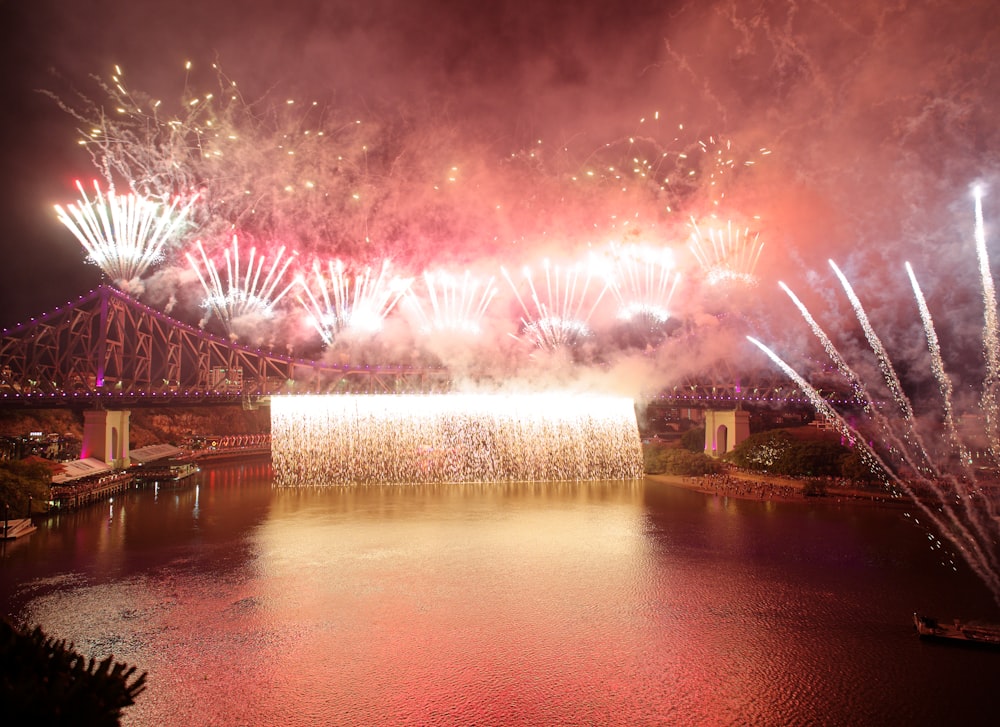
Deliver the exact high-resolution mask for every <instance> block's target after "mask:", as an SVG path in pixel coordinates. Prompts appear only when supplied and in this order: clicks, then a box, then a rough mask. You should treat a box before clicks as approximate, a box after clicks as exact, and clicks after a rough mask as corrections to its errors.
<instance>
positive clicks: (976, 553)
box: [749, 189, 1000, 603]
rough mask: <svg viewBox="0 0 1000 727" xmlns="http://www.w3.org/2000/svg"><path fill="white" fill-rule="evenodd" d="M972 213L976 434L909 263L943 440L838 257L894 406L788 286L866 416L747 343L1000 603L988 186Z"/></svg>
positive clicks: (998, 352)
mask: <svg viewBox="0 0 1000 727" xmlns="http://www.w3.org/2000/svg"><path fill="white" fill-rule="evenodd" d="M975 217H976V222H975V239H976V252H977V255H978V258H979V269H980V278H981V282H982V286H983V303H984V320H985V324H984V329H983V351H984V356H985V370H986V373H985V377H984V380H983V382H982V391H981V398H980V400H979V412H975V411H972V412H969V413H970V414H972V415H973V416H971V417H969V418H968V419H967V420H966V421H972V422H975V421H979V422H982V430H981V431H978V432H976V431H972V430H970V429H969V428H967V427H960V426H959V416H958V415H956V412H955V409H954V407H955V404H954V401H953V390H954V389H953V385H952V382H951V379H950V378H949V376H948V374H947V373H946V371H945V369H944V361H943V358H942V355H941V347H940V342H939V339H938V336H937V330H936V328H935V326H934V320H933V318H932V316H931V312H930V309H929V308H928V306H927V302H926V300H925V298H924V294H923V291H922V290H921V288H920V285H919V284H918V282H917V278H916V275H915V274H914V272H913V268H912V266H911V265H910V264H909V263H906V266H905V267H906V273H907V276H908V277H909V279H910V284H911V287H912V288H913V294H914V297H915V299H916V302H917V308H918V311H919V314H920V319H921V322H922V324H923V328H924V333H925V336H926V339H927V349H928V353H929V354H930V360H931V371H932V373H933V375H934V379H935V380H936V381H937V384H938V392H939V394H940V398H941V416H940V424H939V425H938V426H942V427H943V428H944V430H945V436H944V437H936V438H930V437H924V436H923V435H922V433H921V430H920V427H919V422H918V421H917V418H916V416H915V414H914V410H913V406H912V404H911V403H910V399H909V397H908V396H907V394H906V393H905V391H904V388H903V385H902V383H901V381H900V379H899V376H898V374H897V373H896V370H895V368H894V367H893V364H892V361H891V360H890V358H889V354H888V352H887V351H886V349H885V346H884V345H883V344H882V342H881V340H880V339H879V337H878V335H877V334H876V333H875V330H874V327H873V326H872V324H871V322H870V320H869V319H868V315H867V313H866V312H865V310H864V307H863V306H862V304H861V301H860V299H859V298H858V296H857V295H856V294H855V292H854V289H853V287H852V286H851V285H850V283H849V281H848V280H847V278H846V276H845V275H844V274H843V273H842V272H841V271H840V269H839V268H838V267H837V266H836V265H835V264H834V263H833V261H830V265H831V267H832V269H833V270H834V273H835V274H836V276H837V278H838V279H839V280H840V283H841V286H842V287H843V289H844V291H845V293H846V294H847V297H848V299H849V300H850V302H851V305H852V307H853V308H854V313H855V316H856V317H857V319H858V322H859V323H860V324H861V327H862V330H863V331H864V333H865V337H866V338H867V340H868V343H869V346H870V348H871V351H872V353H873V354H874V356H875V359H876V361H877V364H878V368H879V370H880V372H881V374H882V382H881V383H882V384H883V385H884V386H885V387H886V389H887V390H888V392H889V395H890V397H889V398H890V400H891V402H892V405H893V409H892V410H889V411H887V410H884V408H883V407H881V406H879V405H877V404H876V402H875V401H874V400H873V397H872V394H871V393H870V388H869V386H868V385H866V384H865V382H863V381H862V379H861V377H860V376H859V375H858V374H857V373H856V371H855V369H853V368H852V367H851V366H850V364H849V363H848V362H847V360H846V359H845V358H844V357H843V356H842V355H841V354H840V353H839V351H838V350H837V349H836V347H835V346H834V344H833V343H832V341H831V340H830V339H829V337H828V336H827V335H826V333H825V332H823V330H822V328H820V326H819V324H818V323H817V322H816V320H815V319H814V318H813V317H812V315H811V314H810V313H809V311H808V310H807V309H806V307H805V306H804V305H803V304H802V303H801V301H799V299H798V298H796V297H795V295H794V294H793V293H792V292H791V290H789V289H788V288H787V286H785V285H784V284H782V286H781V287H782V288H783V289H784V290H785V292H786V293H788V295H789V296H790V297H791V299H792V301H793V302H794V303H795V305H796V306H797V307H798V308H799V311H800V312H801V313H802V315H803V317H804V318H805V320H806V322H807V323H808V324H809V325H810V327H811V328H812V330H813V333H814V334H815V335H816V336H817V338H818V339H819V340H820V342H821V343H822V345H823V347H824V349H825V350H826V352H827V354H828V355H829V356H830V358H831V360H832V361H833V362H834V363H835V365H836V366H837V369H838V370H839V371H840V372H841V373H842V374H843V375H844V376H845V378H846V379H847V381H848V383H849V384H850V386H851V388H852V390H853V391H854V395H855V398H856V400H857V402H858V403H859V404H860V405H861V407H862V409H863V412H864V417H863V420H862V421H861V422H859V423H854V421H853V420H852V421H851V422H848V420H847V419H846V418H845V417H844V416H842V415H841V414H840V413H839V412H838V411H836V410H835V409H834V408H833V407H832V406H831V405H830V404H829V403H828V402H827V401H826V400H825V399H824V398H823V397H822V396H821V395H820V394H819V392H818V391H817V390H816V389H815V388H814V387H813V386H812V385H811V384H810V383H809V382H808V381H806V380H805V378H804V377H802V376H801V375H800V374H798V373H797V372H796V371H795V370H794V368H792V367H791V366H790V365H789V364H787V363H786V362H785V361H783V360H782V359H781V358H780V357H779V356H778V355H777V354H776V353H774V352H773V351H772V350H771V349H770V348H768V347H767V346H765V345H764V344H763V343H761V342H760V341H758V340H756V339H754V338H750V339H749V340H750V341H751V342H752V343H753V344H754V345H756V346H757V347H758V348H760V349H761V350H762V351H763V352H764V353H765V354H766V355H767V356H768V357H769V358H770V359H771V360H772V361H773V362H774V363H775V364H777V365H778V367H779V368H781V370H782V371H784V372H785V373H786V374H787V375H788V376H789V377H790V378H791V379H792V380H793V381H795V383H796V384H797V385H798V387H799V388H800V389H801V390H802V391H803V392H804V393H805V394H806V396H807V397H808V398H809V400H810V401H811V402H812V404H813V406H814V407H815V408H816V410H817V411H818V412H819V413H820V414H821V415H822V416H823V417H825V418H826V419H827V420H828V421H830V422H832V423H833V424H834V425H835V426H836V428H837V429H838V430H839V431H840V432H841V433H842V434H843V435H844V436H845V437H848V438H850V440H851V441H852V442H854V443H855V446H856V447H858V448H859V451H860V452H861V454H862V456H863V458H864V459H865V460H866V461H867V462H868V464H869V465H870V466H871V467H872V468H873V470H875V471H877V472H881V473H883V474H884V476H885V478H886V480H887V482H888V484H889V485H890V486H892V487H893V489H894V490H895V491H897V492H900V493H903V494H905V495H907V496H908V497H909V498H910V499H912V501H913V502H914V504H915V505H916V507H917V508H918V509H919V511H920V513H921V515H922V517H923V518H924V519H925V520H926V521H927V522H928V523H930V524H931V525H932V526H933V528H934V529H935V531H936V532H937V533H938V535H939V536H940V537H943V538H944V539H945V540H947V541H948V542H949V544H950V545H951V547H953V548H954V549H955V550H956V551H957V552H958V553H960V554H961V556H962V557H963V558H964V559H965V561H966V562H967V563H968V564H969V566H970V567H971V568H972V570H973V571H974V572H975V573H976V574H977V575H978V576H979V577H980V578H981V579H982V581H983V582H984V583H985V584H986V586H987V587H988V588H989V589H990V591H991V592H992V594H993V596H994V599H995V600H996V601H997V603H1000V549H998V547H997V543H998V542H1000V512H998V507H997V502H996V498H997V494H998V493H997V492H996V485H995V482H993V483H989V484H987V483H984V482H982V481H981V480H980V478H981V476H982V473H983V472H984V471H992V472H993V473H994V477H993V478H992V479H994V480H995V473H996V472H998V471H1000V442H998V434H997V428H998V427H997V385H998V379H1000V371H998V366H1000V339H998V336H997V313H996V305H997V304H996V296H995V292H994V283H993V277H992V273H991V272H990V266H989V260H988V257H987V250H986V239H985V232H984V229H983V217H982V192H981V191H980V190H979V189H977V190H976V191H975ZM872 437H874V439H872ZM970 437H972V438H975V439H980V440H981V441H982V443H983V444H984V445H985V452H983V456H984V460H981V461H980V462H979V463H978V464H977V463H976V462H975V460H974V457H973V451H974V449H975V448H974V446H973V444H972V442H971V440H970ZM869 442H870V443H869ZM931 442H933V445H932V444H931ZM918 521H919V520H918ZM935 547H936V548H941V547H942V546H941V543H940V542H939V541H936V545H935ZM952 565H954V564H953V563H952Z"/></svg>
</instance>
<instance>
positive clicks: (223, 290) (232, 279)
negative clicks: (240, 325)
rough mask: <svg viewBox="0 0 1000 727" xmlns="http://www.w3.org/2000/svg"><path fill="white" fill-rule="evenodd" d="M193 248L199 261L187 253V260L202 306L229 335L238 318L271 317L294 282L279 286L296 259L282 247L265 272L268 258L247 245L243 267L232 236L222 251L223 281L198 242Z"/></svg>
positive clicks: (238, 246)
mask: <svg viewBox="0 0 1000 727" xmlns="http://www.w3.org/2000/svg"><path fill="white" fill-rule="evenodd" d="M196 247H197V248H198V253H199V255H200V259H201V264H199V262H198V260H196V259H195V257H194V256H193V255H191V254H190V253H187V260H188V263H189V264H190V265H191V268H192V269H193V270H194V272H195V274H197V276H198V280H199V281H200V282H201V285H202V287H203V288H204V290H205V300H204V302H203V306H204V307H205V308H206V309H207V310H208V311H209V314H212V313H214V314H215V315H217V316H218V317H219V320H221V321H222V323H223V325H225V326H226V329H227V331H228V332H229V333H230V334H232V333H234V330H233V329H234V323H235V322H236V321H237V320H239V319H241V318H246V317H260V318H270V317H271V316H273V315H274V308H275V306H276V305H277V303H278V302H279V301H280V300H281V299H282V298H283V297H284V296H285V295H286V294H287V293H288V291H289V290H290V289H291V288H292V286H293V285H294V281H293V282H291V283H288V284H287V285H286V286H285V287H284V288H280V287H279V286H280V285H281V283H282V279H283V278H284V277H285V273H286V272H287V271H288V267H289V266H290V265H291V264H292V261H293V260H294V258H295V255H294V254H293V255H289V256H287V257H286V256H285V248H284V246H282V247H280V248H278V251H277V253H276V254H275V256H274V260H273V261H272V262H271V265H270V267H268V268H267V271H266V273H265V268H264V266H265V264H266V263H267V258H266V256H265V255H263V254H261V255H258V254H257V248H256V247H251V248H250V254H249V255H248V256H247V258H246V267H245V268H244V267H243V265H242V263H241V256H240V245H239V241H238V239H237V237H236V236H235V235H234V236H233V243H232V245H231V247H229V248H226V249H225V250H223V259H224V262H223V264H222V266H220V267H221V268H223V269H224V270H225V276H226V277H225V281H223V279H222V276H221V275H220V273H219V269H220V268H219V267H217V266H216V265H214V264H213V263H212V262H211V261H210V260H209V257H208V254H207V253H206V252H205V248H204V246H202V244H201V242H200V241H199V242H198V243H196ZM202 267H204V273H202ZM262 276H263V277H262Z"/></svg>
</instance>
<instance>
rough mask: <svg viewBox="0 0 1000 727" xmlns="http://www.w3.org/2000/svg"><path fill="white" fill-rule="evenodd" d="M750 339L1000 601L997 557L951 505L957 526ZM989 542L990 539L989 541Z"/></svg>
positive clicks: (805, 384)
mask: <svg viewBox="0 0 1000 727" xmlns="http://www.w3.org/2000/svg"><path fill="white" fill-rule="evenodd" d="M747 340H748V341H750V343H752V344H754V345H755V346H757V348H759V349H760V350H761V351H763V352H764V354H765V355H766V356H767V357H768V358H769V359H771V361H773V362H774V363H775V364H776V365H777V366H778V367H779V368H780V369H781V370H782V371H783V372H784V373H785V375H787V376H788V377H789V378H790V379H792V381H794V382H795V385H796V386H798V387H799V389H800V390H801V391H802V393H803V394H805V395H806V397H807V398H808V399H809V401H810V403H811V404H812V405H813V407H815V409H816V411H817V412H818V413H820V414H821V415H822V416H824V417H825V418H826V419H827V420H829V421H830V422H832V423H833V425H834V427H835V428H836V430H837V431H838V432H839V433H840V434H841V435H842V436H844V437H846V438H848V439H850V440H851V441H853V442H854V443H855V446H856V447H858V449H859V452H860V454H861V457H862V460H863V461H864V462H865V463H866V464H868V465H869V466H870V467H872V468H873V471H875V472H876V473H881V474H883V475H884V476H885V477H886V478H887V480H888V481H889V482H890V483H891V484H892V485H894V486H895V487H896V488H898V490H899V491H900V492H903V493H905V494H906V495H907V496H908V497H909V498H910V500H911V501H912V502H913V503H914V504H915V505H916V506H917V507H918V508H919V509H920V511H921V512H922V513H923V514H924V516H925V517H926V518H927V519H928V521H930V522H931V523H932V524H933V525H934V527H935V528H936V529H937V531H938V532H939V533H942V534H943V535H944V536H945V537H946V538H948V540H949V541H950V542H951V543H952V544H953V545H954V546H955V547H956V548H957V549H958V550H959V551H960V552H961V553H963V554H964V555H965V559H966V562H967V563H968V564H969V566H970V567H971V568H972V570H973V571H974V572H975V573H976V575H978V576H979V577H980V578H981V579H982V581H983V582H984V583H985V584H986V586H987V587H988V588H989V589H990V591H991V592H992V593H993V598H994V600H995V601H996V602H997V603H998V604H1000V569H998V567H997V562H996V557H995V555H994V554H993V553H991V552H989V551H985V552H984V547H983V546H982V545H981V544H980V543H979V542H978V541H977V540H976V539H975V538H974V537H973V536H972V534H971V533H970V532H969V531H968V529H967V528H966V527H965V526H964V524H963V523H961V521H960V520H958V518H957V517H956V515H955V513H954V511H953V510H952V508H950V507H943V508H942V510H943V512H944V514H945V515H947V519H948V521H949V522H951V524H952V525H953V526H955V527H954V529H952V528H949V527H948V526H947V524H946V522H945V521H944V520H942V518H941V517H939V516H938V514H937V513H936V512H935V511H934V510H933V509H931V508H930V507H929V506H928V505H927V504H926V503H925V502H924V501H923V499H922V498H921V497H920V496H919V494H918V493H916V492H915V491H914V490H913V488H912V487H911V486H910V484H909V483H908V482H907V481H906V480H905V479H903V478H901V477H900V476H899V475H898V474H896V472H895V471H894V470H893V469H892V467H891V466H890V465H889V464H888V463H887V462H886V461H885V460H883V459H882V458H881V457H880V456H879V455H878V453H877V452H875V451H874V450H873V449H872V448H871V447H870V446H869V445H868V444H867V443H866V442H865V441H864V437H863V436H861V434H860V433H859V432H858V431H857V430H856V429H855V428H854V427H852V426H851V425H850V424H848V423H847V422H846V421H845V420H844V418H843V417H842V416H841V415H840V414H839V413H838V412H837V411H836V410H835V409H834V408H833V407H832V406H831V405H830V403H829V402H827V401H826V400H825V399H824V398H823V397H822V396H821V395H820V393H819V392H818V391H817V390H816V389H815V388H814V387H813V386H812V385H811V384H810V383H809V382H808V381H806V380H805V379H804V378H802V376H800V375H799V373H798V372H797V371H795V369H793V368H792V367H791V366H789V365H788V364H787V363H785V361H784V360H783V359H782V358H781V357H780V356H778V355H777V354H776V353H774V352H773V351H772V350H771V349H770V348H768V347H767V346H766V345H764V344H763V343H761V342H760V341H758V340H757V339H755V338H753V337H752V336H747ZM986 542H987V543H989V542H990V541H989V539H987V541H986Z"/></svg>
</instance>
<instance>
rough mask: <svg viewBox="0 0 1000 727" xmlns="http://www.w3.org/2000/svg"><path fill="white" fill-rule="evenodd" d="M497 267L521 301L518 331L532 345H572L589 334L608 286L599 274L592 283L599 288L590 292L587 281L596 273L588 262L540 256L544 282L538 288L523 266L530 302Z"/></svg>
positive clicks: (505, 273)
mask: <svg viewBox="0 0 1000 727" xmlns="http://www.w3.org/2000/svg"><path fill="white" fill-rule="evenodd" d="M500 270H501V272H502V273H503V276H504V278H505V279H506V280H507V282H508V283H510V287H511V290H513V292H514V296H515V297H516V298H517V302H518V303H519V304H520V305H521V310H522V311H523V314H524V315H523V316H522V317H521V332H522V334H523V335H524V337H525V338H527V339H528V340H529V341H531V342H532V343H533V344H534V345H535V346H537V347H539V348H548V349H554V348H559V347H561V346H574V345H576V344H577V343H579V342H580V341H581V340H582V339H584V338H586V337H587V336H589V335H590V333H591V330H590V318H591V316H592V315H593V314H594V310H596V308H597V306H598V304H599V303H600V302H601V299H602V298H603V297H604V293H605V292H606V291H607V289H608V284H607V281H606V280H604V279H603V278H601V279H602V280H604V282H603V284H600V285H598V286H595V287H599V288H600V290H599V291H598V293H597V294H596V295H593V293H592V290H593V288H592V286H591V283H592V282H593V281H594V280H595V278H598V277H599V276H597V275H596V274H595V271H594V270H593V266H592V265H586V264H576V265H570V266H567V267H561V266H554V265H552V264H551V263H550V262H549V261H548V260H544V261H543V262H542V270H543V271H544V274H545V285H544V286H542V287H541V288H539V286H537V285H536V284H535V280H534V277H533V276H532V273H531V269H530V268H528V267H525V268H524V269H523V274H524V281H525V283H526V285H527V291H528V293H529V298H528V300H529V301H530V305H529V304H528V303H526V302H525V300H524V297H523V296H522V295H521V291H520V290H519V286H518V285H517V284H516V283H515V282H514V280H513V279H512V278H511V276H510V274H509V273H508V272H507V270H506V268H501V269H500Z"/></svg>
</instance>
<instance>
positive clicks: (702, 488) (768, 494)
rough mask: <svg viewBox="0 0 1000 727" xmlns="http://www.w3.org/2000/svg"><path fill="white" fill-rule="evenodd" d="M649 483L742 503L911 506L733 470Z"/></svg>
mask: <svg viewBox="0 0 1000 727" xmlns="http://www.w3.org/2000/svg"><path fill="white" fill-rule="evenodd" d="M646 479H648V480H653V481H654V482H664V483H667V484H670V485H675V486H677V487H684V488H686V489H689V490H695V491H697V492H703V493H705V494H708V495H721V496H723V497H733V498H737V499H740V500H758V501H760V500H766V501H769V502H800V503H807V502H808V503H817V502H820V503H822V502H825V503H851V504H859V505H879V506H887V507H897V506H902V505H908V504H909V501H908V500H906V499H905V498H899V497H893V496H892V494H891V493H889V492H887V491H885V490H877V489H870V490H869V489H861V488H858V487H851V486H849V485H848V486H845V485H842V484H839V483H838V482H836V481H832V480H828V481H825V482H824V483H823V485H824V487H825V490H826V494H824V495H806V494H805V493H806V485H807V484H808V482H807V481H806V480H804V479H795V478H791V477H776V476H773V475H766V474H761V473H757V472H740V471H736V470H730V471H727V472H723V473H721V474H714V475H702V476H699V477H689V476H686V475H646Z"/></svg>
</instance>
